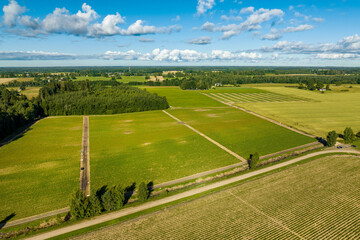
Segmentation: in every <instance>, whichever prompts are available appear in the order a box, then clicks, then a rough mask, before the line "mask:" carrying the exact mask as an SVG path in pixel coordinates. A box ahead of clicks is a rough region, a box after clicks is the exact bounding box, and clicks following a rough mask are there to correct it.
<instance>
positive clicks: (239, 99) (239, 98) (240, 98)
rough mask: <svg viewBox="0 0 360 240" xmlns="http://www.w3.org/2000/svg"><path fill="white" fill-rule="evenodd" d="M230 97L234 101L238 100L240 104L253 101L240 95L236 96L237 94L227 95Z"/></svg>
mask: <svg viewBox="0 0 360 240" xmlns="http://www.w3.org/2000/svg"><path fill="white" fill-rule="evenodd" d="M227 94H228V95H229V96H230V97H232V98H233V99H236V100H237V101H239V102H252V100H251V99H249V98H247V97H245V96H242V95H240V94H235V93H227Z"/></svg>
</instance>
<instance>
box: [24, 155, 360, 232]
mask: <svg viewBox="0 0 360 240" xmlns="http://www.w3.org/2000/svg"><path fill="white" fill-rule="evenodd" d="M328 153H354V154H359V155H360V152H359V151H357V150H355V149H341V150H340V149H331V150H324V151H321V152H315V153H310V154H308V155H305V156H301V157H298V158H295V159H292V160H289V161H286V162H282V163H279V164H276V165H273V166H270V167H267V168H263V169H259V170H257V171H253V172H249V173H247V174H243V175H241V176H237V177H233V178H229V179H226V180H223V181H219V182H216V183H213V184H209V185H207V186H204V187H200V188H197V189H192V190H189V191H186V192H183V193H179V194H176V195H173V196H170V197H166V198H163V199H159V200H156V201H152V202H147V203H144V204H142V205H139V206H136V207H129V208H125V209H122V210H119V211H116V212H112V213H108V214H103V215H100V216H97V217H94V218H92V219H89V220H85V221H82V222H80V223H77V224H74V225H71V226H67V227H64V228H61V229H57V230H54V231H51V232H47V233H43V234H39V235H37V236H34V237H31V238H28V239H47V238H51V237H56V236H59V235H62V234H65V233H69V232H73V231H76V230H79V229H82V228H86V227H90V226H94V225H96V224H100V223H103V222H107V221H110V220H113V219H117V218H120V217H124V216H127V215H130V214H133V213H137V212H140V211H143V210H146V209H150V208H153V207H157V206H161V205H163V204H166V203H170V202H174V201H177V200H180V199H184V198H187V197H190V196H193V195H196V194H199V193H203V192H206V191H209V190H212V189H216V188H219V187H223V186H226V185H229V184H232V183H235V182H238V181H241V180H244V179H247V178H251V177H254V176H257V175H260V174H263V173H267V172H270V171H273V170H276V169H279V168H282V167H285V166H288V165H291V164H294V163H297V162H300V161H302V160H305V159H308V158H311V157H315V156H319V155H324V154H328Z"/></svg>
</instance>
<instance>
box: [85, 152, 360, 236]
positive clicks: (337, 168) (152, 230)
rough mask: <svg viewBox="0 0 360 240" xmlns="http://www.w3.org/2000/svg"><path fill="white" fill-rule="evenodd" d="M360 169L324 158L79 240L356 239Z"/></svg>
mask: <svg viewBox="0 0 360 240" xmlns="http://www.w3.org/2000/svg"><path fill="white" fill-rule="evenodd" d="M359 171H360V159H359V158H358V157H351V156H328V157H323V158H320V159H316V160H313V161H310V162H307V163H304V164H301V165H297V166H294V167H292V168H288V169H286V170H283V171H279V172H277V173H273V174H271V175H267V176H264V177H260V178H258V179H253V180H249V181H246V182H244V183H242V184H240V185H238V186H236V187H233V188H231V189H228V190H225V191H221V192H219V193H215V194H212V195H209V196H206V197H203V198H200V199H197V200H193V201H190V202H188V203H185V204H179V205H177V206H175V207H171V208H168V209H166V210H164V211H159V212H156V213H154V214H151V215H148V216H144V217H142V218H140V219H135V220H133V221H129V222H125V223H123V224H118V225H115V226H112V227H107V228H104V229H103V230H99V231H97V232H93V233H91V234H86V235H84V236H82V238H80V239H173V238H174V236H176V237H175V238H176V239H357V238H358V237H359V236H360V222H359V218H360V210H359V204H360V199H359V195H360V188H359V186H358V182H359V181H360V175H359V174H358V172H359Z"/></svg>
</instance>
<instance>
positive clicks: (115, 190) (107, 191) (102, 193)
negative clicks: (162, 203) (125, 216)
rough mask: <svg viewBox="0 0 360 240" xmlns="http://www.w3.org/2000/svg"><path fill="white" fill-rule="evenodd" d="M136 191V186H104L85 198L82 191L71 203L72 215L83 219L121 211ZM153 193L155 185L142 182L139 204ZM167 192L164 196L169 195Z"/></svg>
mask: <svg viewBox="0 0 360 240" xmlns="http://www.w3.org/2000/svg"><path fill="white" fill-rule="evenodd" d="M135 189H136V184H135V183H133V184H132V185H131V186H129V187H126V188H123V187H121V186H120V185H114V186H112V187H108V186H103V187H102V188H100V189H99V190H97V191H96V194H92V195H91V196H89V197H87V196H85V193H84V192H82V191H81V190H80V189H77V190H75V191H74V192H73V194H72V197H71V202H70V214H71V217H73V218H74V219H82V218H88V217H93V216H96V215H100V214H102V213H104V212H108V211H114V210H119V209H121V208H123V207H124V205H126V204H127V203H128V201H129V199H130V198H131V196H132V194H133V193H134V191H135ZM152 191H153V183H152V182H149V183H148V184H145V183H144V182H141V183H140V185H139V187H138V189H137V202H140V203H143V202H145V201H147V200H148V198H149V197H150V195H151V192H152ZM167 193H168V192H167V191H166V190H165V191H164V192H163V195H165V194H166V195H167Z"/></svg>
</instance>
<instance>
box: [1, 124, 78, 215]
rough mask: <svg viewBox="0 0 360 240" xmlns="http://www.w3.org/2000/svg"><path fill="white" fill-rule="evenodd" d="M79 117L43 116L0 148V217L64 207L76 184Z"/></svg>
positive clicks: (34, 213)
mask: <svg viewBox="0 0 360 240" xmlns="http://www.w3.org/2000/svg"><path fill="white" fill-rule="evenodd" d="M81 135H82V117H61V118H47V119H43V120H41V121H39V122H38V123H36V124H35V125H33V126H32V127H31V129H30V130H29V131H27V132H26V133H25V134H24V136H22V137H20V138H18V139H17V140H14V141H13V142H11V143H9V144H7V145H5V146H3V147H1V148H0V206H1V207H0V219H4V218H5V217H6V216H9V215H10V214H12V213H15V214H16V216H15V217H14V218H12V219H11V220H14V219H17V218H24V217H27V216H32V215H36V214H40V213H43V212H47V211H51V210H54V209H59V208H64V207H66V206H68V204H69V199H70V194H71V193H72V191H73V189H75V188H77V187H79V172H80V170H79V167H80V149H81Z"/></svg>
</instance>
